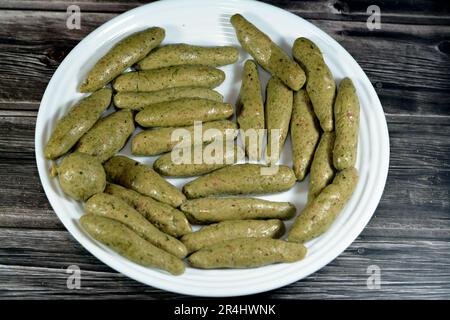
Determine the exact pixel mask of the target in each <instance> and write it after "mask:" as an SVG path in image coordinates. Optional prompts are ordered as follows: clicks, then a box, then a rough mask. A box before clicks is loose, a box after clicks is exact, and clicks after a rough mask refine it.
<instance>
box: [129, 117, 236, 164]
mask: <svg viewBox="0 0 450 320" xmlns="http://www.w3.org/2000/svg"><path fill="white" fill-rule="evenodd" d="M196 129H197V130H198V133H199V136H200V141H198V142H197V141H195V139H197V138H196V136H194V134H195V132H196V131H195V130H196ZM200 129H201V130H200ZM209 129H214V130H209ZM176 131H178V132H179V133H181V134H182V138H181V137H180V138H181V140H179V139H176V137H174V136H173V135H174V134H175V133H176ZM206 133H208V134H206ZM237 133H238V131H237V125H236V123H235V122H232V121H230V120H218V121H210V122H205V123H202V126H201V127H199V126H198V127H196V126H186V127H166V128H156V129H151V130H144V131H142V132H139V133H138V134H137V135H135V136H134V137H133V139H132V142H131V153H133V154H134V155H137V156H154V155H157V154H161V153H164V152H168V151H171V150H172V149H173V148H174V147H175V146H180V145H179V144H181V146H190V145H192V144H194V143H202V142H205V143H206V142H211V141H213V140H215V139H234V138H235V137H236V136H237ZM184 139H186V140H184Z"/></svg>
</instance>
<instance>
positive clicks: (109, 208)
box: [84, 193, 187, 258]
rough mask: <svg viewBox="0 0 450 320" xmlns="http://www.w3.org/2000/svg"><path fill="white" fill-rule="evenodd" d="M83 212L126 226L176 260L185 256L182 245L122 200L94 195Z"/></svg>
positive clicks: (101, 194)
mask: <svg viewBox="0 0 450 320" xmlns="http://www.w3.org/2000/svg"><path fill="white" fill-rule="evenodd" d="M84 210H85V211H86V213H88V214H92V215H97V216H101V217H105V218H110V219H113V220H117V221H119V222H121V223H123V224H125V225H127V226H128V227H129V228H130V229H132V230H133V231H134V232H136V233H137V234H138V235H139V236H141V237H143V238H144V239H145V240H147V241H148V242H150V243H151V244H153V245H154V246H156V247H158V248H160V249H163V250H164V251H166V252H168V253H170V254H173V255H174V256H176V257H178V258H184V257H185V256H186V255H187V250H186V247H185V246H184V244H183V243H181V242H180V241H179V240H177V239H175V238H174V237H172V236H170V235H168V234H166V233H164V232H162V231H160V230H159V229H158V228H156V227H155V226H154V225H153V224H151V223H150V222H149V221H148V220H147V219H145V218H144V217H143V216H142V215H141V214H140V213H139V212H137V211H136V210H135V209H133V208H132V207H131V206H129V205H128V204H127V203H126V202H125V201H124V200H122V199H120V198H118V197H116V196H113V195H111V194H107V193H99V194H96V195H94V196H92V197H91V198H89V200H88V201H86V204H85V206H84Z"/></svg>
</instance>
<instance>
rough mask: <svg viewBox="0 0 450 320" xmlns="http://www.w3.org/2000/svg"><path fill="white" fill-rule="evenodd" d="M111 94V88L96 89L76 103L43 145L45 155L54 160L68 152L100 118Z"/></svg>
mask: <svg viewBox="0 0 450 320" xmlns="http://www.w3.org/2000/svg"><path fill="white" fill-rule="evenodd" d="M111 94H112V91H111V89H101V90H99V91H96V92H94V93H92V94H91V95H90V96H88V97H86V98H84V99H82V100H80V101H79V102H78V103H76V104H75V105H74V106H73V107H72V108H71V109H70V110H69V112H68V113H67V114H66V115H65V116H64V117H62V118H61V119H60V120H58V121H57V122H56V125H55V127H54V129H53V131H52V134H51V136H50V139H49V140H48V142H47V144H46V146H45V149H44V155H45V157H46V158H47V159H52V160H54V159H57V158H59V157H60V156H62V155H63V154H65V153H66V152H68V151H69V150H70V149H71V148H72V147H73V146H74V145H75V144H76V143H77V142H78V140H79V139H80V138H81V137H82V136H83V134H85V133H86V132H87V131H88V130H89V129H90V128H91V127H92V126H93V125H94V124H95V123H96V122H97V120H98V119H100V116H101V115H102V112H103V111H105V109H106V108H107V107H108V106H109V104H110V103H111Z"/></svg>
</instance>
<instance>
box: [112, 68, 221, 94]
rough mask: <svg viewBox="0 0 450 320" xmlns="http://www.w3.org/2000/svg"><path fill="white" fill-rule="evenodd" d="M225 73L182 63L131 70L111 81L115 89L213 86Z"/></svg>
mask: <svg viewBox="0 0 450 320" xmlns="http://www.w3.org/2000/svg"><path fill="white" fill-rule="evenodd" d="M224 80H225V73H224V72H223V71H222V70H220V69H216V68H213V67H207V66H196V65H182V66H174V67H167V68H160V69H154V70H145V71H133V72H128V73H125V74H122V75H120V76H118V77H117V78H116V79H115V80H114V81H113V88H114V89H115V90H116V91H138V92H139V91H156V90H162V89H168V88H176V87H205V88H215V87H217V86H218V85H220V84H221V83H222V82H223V81H224Z"/></svg>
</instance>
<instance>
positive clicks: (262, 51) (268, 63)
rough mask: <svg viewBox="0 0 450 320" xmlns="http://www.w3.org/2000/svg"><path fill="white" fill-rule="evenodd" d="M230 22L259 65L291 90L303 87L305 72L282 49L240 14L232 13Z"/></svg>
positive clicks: (246, 49) (245, 47) (240, 40)
mask: <svg viewBox="0 0 450 320" xmlns="http://www.w3.org/2000/svg"><path fill="white" fill-rule="evenodd" d="M230 22H231V24H232V25H233V27H234V29H235V30H236V35H237V38H238V40H239V42H240V44H241V46H242V47H243V48H244V49H245V51H247V52H248V53H249V54H250V55H251V56H252V57H253V58H254V59H255V60H256V62H258V64H259V65H261V67H263V68H264V69H266V70H267V71H268V72H269V73H270V74H272V75H273V76H276V77H278V78H280V80H281V81H283V83H284V84H286V85H287V86H288V87H289V88H291V89H292V90H295V91H297V90H299V89H300V88H301V87H303V85H304V84H305V81H306V76H305V72H304V71H303V69H302V68H301V67H300V66H299V65H298V64H297V63H296V62H295V61H294V60H292V59H291V58H290V57H289V56H288V55H287V53H286V52H284V51H283V49H281V48H280V47H279V46H278V45H277V44H275V43H274V42H273V41H272V40H271V39H270V38H269V37H268V36H267V35H266V34H265V33H263V32H262V31H261V30H259V29H258V28H256V27H255V26H254V25H253V24H252V23H250V22H249V21H247V20H246V19H245V18H244V17H243V16H242V15H240V14H235V15H233V16H232V17H231V20H230Z"/></svg>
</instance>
